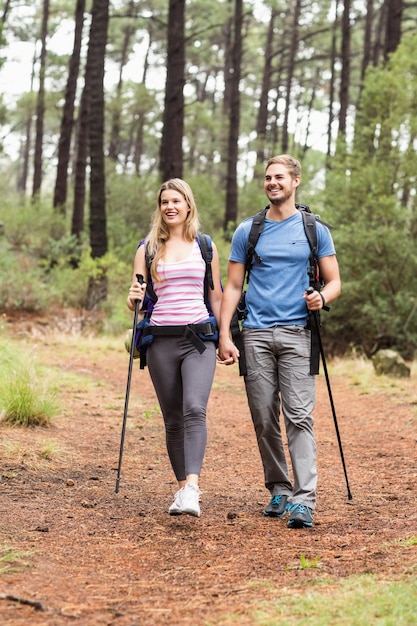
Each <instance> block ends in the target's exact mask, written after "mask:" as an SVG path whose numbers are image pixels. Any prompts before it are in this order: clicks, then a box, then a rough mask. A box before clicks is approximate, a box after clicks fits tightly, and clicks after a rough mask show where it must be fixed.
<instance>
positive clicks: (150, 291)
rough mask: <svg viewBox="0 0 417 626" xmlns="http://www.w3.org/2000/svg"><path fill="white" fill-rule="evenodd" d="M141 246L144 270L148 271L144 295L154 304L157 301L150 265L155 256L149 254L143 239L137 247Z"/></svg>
mask: <svg viewBox="0 0 417 626" xmlns="http://www.w3.org/2000/svg"><path fill="white" fill-rule="evenodd" d="M142 244H143V245H144V246H145V263H146V269H147V270H148V281H147V283H146V295H147V296H148V298H149V300H151V302H152V303H153V304H155V302H156V301H157V300H158V297H157V295H156V293H155V291H154V288H153V284H152V276H151V265H152V261H153V259H154V256H155V255H154V254H152V253H151V252H150V250H149V246H148V241H147V240H146V239H143V241H141V242H140V244H139V245H142ZM152 308H153V306H152V307H150V309H152Z"/></svg>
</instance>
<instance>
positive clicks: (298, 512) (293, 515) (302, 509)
mask: <svg viewBox="0 0 417 626" xmlns="http://www.w3.org/2000/svg"><path fill="white" fill-rule="evenodd" d="M312 526H313V512H312V510H311V509H310V507H309V506H306V505H305V504H298V503H296V504H292V505H291V507H290V519H289V520H288V527H289V528H311V527H312Z"/></svg>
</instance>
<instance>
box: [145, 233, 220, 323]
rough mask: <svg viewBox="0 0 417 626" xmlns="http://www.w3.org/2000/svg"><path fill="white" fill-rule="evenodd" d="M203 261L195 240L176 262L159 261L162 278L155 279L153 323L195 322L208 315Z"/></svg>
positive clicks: (159, 272)
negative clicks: (185, 256) (184, 255)
mask: <svg viewBox="0 0 417 626" xmlns="http://www.w3.org/2000/svg"><path fill="white" fill-rule="evenodd" d="M205 273H206V263H205V261H204V259H203V257H202V256H201V251H200V246H199V245H198V243H197V241H194V245H193V248H192V251H191V254H190V256H189V257H188V258H187V259H184V260H183V261H178V262H176V263H164V262H163V261H159V263H158V274H159V276H160V278H161V282H156V281H155V282H154V284H153V288H154V291H155V294H156V295H157V297H158V300H157V302H156V303H155V306H154V309H153V311H152V317H151V324H152V325H154V326H183V325H186V324H198V323H199V322H202V321H203V320H205V319H207V317H208V311H207V307H206V305H205V302H204V276H205Z"/></svg>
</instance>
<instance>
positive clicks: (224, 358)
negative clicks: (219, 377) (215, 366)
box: [217, 337, 239, 365]
mask: <svg viewBox="0 0 417 626" xmlns="http://www.w3.org/2000/svg"><path fill="white" fill-rule="evenodd" d="M238 360H239V350H238V349H237V348H236V346H235V344H234V343H233V341H232V340H231V339H230V338H229V337H228V338H225V339H222V338H220V339H219V350H218V353H217V361H218V362H219V363H220V364H221V365H233V363H237V362H238Z"/></svg>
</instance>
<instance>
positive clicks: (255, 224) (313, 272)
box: [230, 204, 332, 376]
mask: <svg viewBox="0 0 417 626" xmlns="http://www.w3.org/2000/svg"><path fill="white" fill-rule="evenodd" d="M295 206H296V208H297V209H298V211H300V213H301V215H302V218H303V225H304V231H305V234H306V237H307V241H308V243H309V246H310V260H309V267H308V276H309V282H310V287H312V288H313V289H315V290H317V291H320V290H321V288H322V287H323V281H322V279H321V277H320V271H319V264H318V256H317V228H316V224H317V222H318V221H320V222H321V223H322V224H324V225H325V226H327V227H328V228H332V227H331V226H330V225H329V224H326V222H323V221H322V220H321V219H320V216H319V215H315V214H314V213H312V211H311V209H310V207H309V206H307V205H306V204H296V205H295ZM268 209H269V204H268V205H267V206H266V207H265V208H264V209H262V211H259V213H257V214H256V215H255V216H254V217H253V221H252V226H251V229H250V232H249V237H248V242H247V245H246V261H245V281H244V283H245V284H244V289H243V291H242V296H241V298H240V301H239V304H238V306H237V308H236V312H235V314H234V316H233V318H232V322H231V324H230V330H231V333H232V337H233V341H234V343H235V344H236V346H237V348H238V349H239V352H240V357H239V373H240V375H241V376H245V375H246V362H245V356H244V355H245V351H244V344H243V338H242V335H241V322H242V321H243V320H244V319H245V317H246V315H247V310H246V288H247V285H248V282H249V278H250V271H251V267H252V265H253V263H262V259H261V257H260V256H259V254H258V253H257V252H256V249H255V248H256V244H257V242H258V239H259V237H260V236H261V234H262V232H263V229H264V225H265V216H266V213H267V211H268ZM323 308H324V310H326V311H329V310H330V309H329V307H328V306H324V307H323ZM310 322H311V320H310V319H309V324H308V326H309V328H310V330H311V359H310V374H318V373H319V361H320V346H319V343H318V336H317V332H316V331H315V326H314V324H311V323H310Z"/></svg>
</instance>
